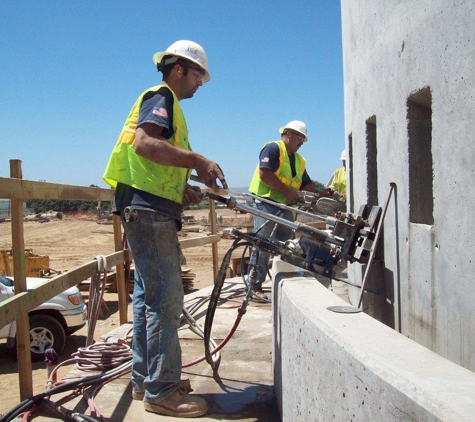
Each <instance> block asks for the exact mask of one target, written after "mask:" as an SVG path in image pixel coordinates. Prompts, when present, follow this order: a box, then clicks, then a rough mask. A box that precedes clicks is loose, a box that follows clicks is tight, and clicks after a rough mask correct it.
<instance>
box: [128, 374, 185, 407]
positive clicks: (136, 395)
mask: <svg viewBox="0 0 475 422" xmlns="http://www.w3.org/2000/svg"><path fill="white" fill-rule="evenodd" d="M180 388H182V389H183V390H185V391H186V392H187V393H191V392H192V391H193V388H191V383H190V379H189V378H184V379H182V380H181V381H180ZM144 395H145V391H144V390H141V391H137V390H132V398H133V399H134V400H140V401H143V397H144Z"/></svg>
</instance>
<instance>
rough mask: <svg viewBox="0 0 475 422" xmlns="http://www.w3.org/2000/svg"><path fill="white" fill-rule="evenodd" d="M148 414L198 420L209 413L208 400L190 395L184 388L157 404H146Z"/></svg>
mask: <svg viewBox="0 0 475 422" xmlns="http://www.w3.org/2000/svg"><path fill="white" fill-rule="evenodd" d="M144 408H145V410H146V411H147V412H153V413H159V414H160V415H167V416H174V417H176V418H197V417H198V416H203V415H205V414H206V412H207V411H208V405H207V404H206V400H205V399H204V398H203V397H201V396H198V395H196V394H188V392H186V391H185V390H183V389H182V388H179V389H178V390H176V391H175V392H174V393H172V394H170V395H169V396H168V397H165V398H164V399H162V400H158V401H156V402H155V403H149V402H146V401H145V402H144Z"/></svg>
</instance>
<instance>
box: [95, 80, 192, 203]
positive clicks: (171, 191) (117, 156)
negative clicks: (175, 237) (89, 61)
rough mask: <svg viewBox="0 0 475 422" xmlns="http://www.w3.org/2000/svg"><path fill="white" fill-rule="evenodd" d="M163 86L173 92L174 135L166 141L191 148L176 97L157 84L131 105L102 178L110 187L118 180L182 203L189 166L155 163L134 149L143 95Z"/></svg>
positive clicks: (115, 184) (176, 145)
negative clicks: (187, 167)
mask: <svg viewBox="0 0 475 422" xmlns="http://www.w3.org/2000/svg"><path fill="white" fill-rule="evenodd" d="M163 87H165V88H167V89H169V90H170V92H171V93H172V94H173V132H174V134H173V136H172V137H171V138H169V139H168V141H169V142H170V143H171V144H172V145H174V146H175V147H177V148H182V149H186V150H189V151H191V147H190V144H189V143H188V128H187V126H186V121H185V117H184V115H183V111H182V109H181V107H180V103H179V101H178V98H177V97H176V96H175V93H174V92H173V91H172V90H171V89H170V88H169V87H168V86H167V85H157V86H154V87H152V88H150V89H148V90H146V91H144V92H143V93H142V94H141V95H140V97H139V98H138V99H137V101H136V102H135V104H134V105H133V107H132V109H131V111H130V113H129V115H128V117H127V119H126V121H125V124H124V126H123V128H122V132H121V134H120V135H119V139H118V140H117V143H116V145H115V147H114V150H113V151H112V154H111V156H110V159H109V163H108V164H107V167H106V170H105V172H104V176H103V179H104V181H105V182H106V183H107V184H109V185H110V186H111V187H113V188H116V187H117V183H119V182H120V183H124V184H126V185H129V186H132V187H134V188H136V189H140V190H142V191H145V192H149V193H151V194H153V195H156V196H160V197H162V198H166V199H169V200H171V201H174V202H177V203H179V204H181V203H182V202H183V196H184V193H185V188H186V181H187V179H188V177H189V173H190V171H191V169H186V168H181V167H173V166H166V165H162V164H158V163H155V162H153V161H150V160H148V159H146V158H144V157H141V156H139V155H137V154H136V153H135V150H134V141H135V133H136V128H137V122H138V118H139V113H140V107H141V105H142V101H143V99H144V96H145V95H146V94H147V93H149V92H156V91H158V90H159V89H160V88H163Z"/></svg>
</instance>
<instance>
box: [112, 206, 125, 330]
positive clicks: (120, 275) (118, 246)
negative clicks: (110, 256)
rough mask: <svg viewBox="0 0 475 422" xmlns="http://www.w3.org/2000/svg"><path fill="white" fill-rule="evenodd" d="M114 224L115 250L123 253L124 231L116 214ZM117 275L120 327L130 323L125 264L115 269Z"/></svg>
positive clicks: (113, 218) (113, 219)
mask: <svg viewBox="0 0 475 422" xmlns="http://www.w3.org/2000/svg"><path fill="white" fill-rule="evenodd" d="M112 222H113V226H114V245H115V250H116V252H117V251H121V250H122V249H123V248H122V230H121V227H122V226H121V222H120V217H119V216H118V215H116V214H114V216H113V217H112ZM125 257H126V259H129V254H127V253H125ZM115 273H116V278H117V296H118V299H117V302H118V304H119V321H120V325H122V324H125V323H126V322H127V321H128V316H127V308H128V295H129V292H128V291H127V290H128V289H127V288H126V287H128V286H126V285H125V271H124V263H123V262H122V263H120V264H119V265H117V266H116V267H115Z"/></svg>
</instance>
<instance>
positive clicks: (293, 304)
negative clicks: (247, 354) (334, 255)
mask: <svg viewBox="0 0 475 422" xmlns="http://www.w3.org/2000/svg"><path fill="white" fill-rule="evenodd" d="M272 273H273V274H272V276H273V280H274V283H273V298H272V299H273V301H272V306H273V319H274V333H273V367H274V384H275V389H276V396H277V402H278V405H279V410H280V413H281V417H282V420H283V422H294V421H299V422H306V421H308V422H315V421H319V422H322V421H354V422H356V421H401V422H403V421H404V422H407V421H424V422H435V421H454V422H455V421H457V422H466V421H475V400H474V397H475V374H474V373H473V372H471V371H469V370H467V369H464V368H462V367H460V366H458V365H456V364H454V363H452V362H450V361H448V360H446V359H444V358H442V357H440V356H439V355H437V354H435V353H433V352H431V351H430V350H428V349H427V348H425V347H423V346H421V345H419V344H417V343H415V342H414V341H412V340H410V339H408V338H406V337H405V336H403V335H402V334H399V333H398V332H397V331H395V330H393V329H391V328H389V327H387V326H386V325H384V324H382V323H380V322H378V321H377V320H375V319H374V318H372V317H370V316H368V315H367V314H365V313H362V312H360V313H336V312H332V311H330V310H329V309H328V307H331V306H342V307H344V308H350V306H349V305H348V303H346V302H344V301H343V300H342V299H340V298H339V297H338V296H336V295H335V294H333V293H332V292H331V291H330V290H328V289H327V288H325V287H324V286H322V285H321V284H320V283H318V282H317V281H316V280H315V278H314V277H313V276H311V275H307V276H306V275H305V272H303V271H301V270H298V269H297V268H295V267H292V266H291V265H289V264H286V263H284V262H282V261H280V260H279V259H278V258H275V259H274V265H273V270H272Z"/></svg>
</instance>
